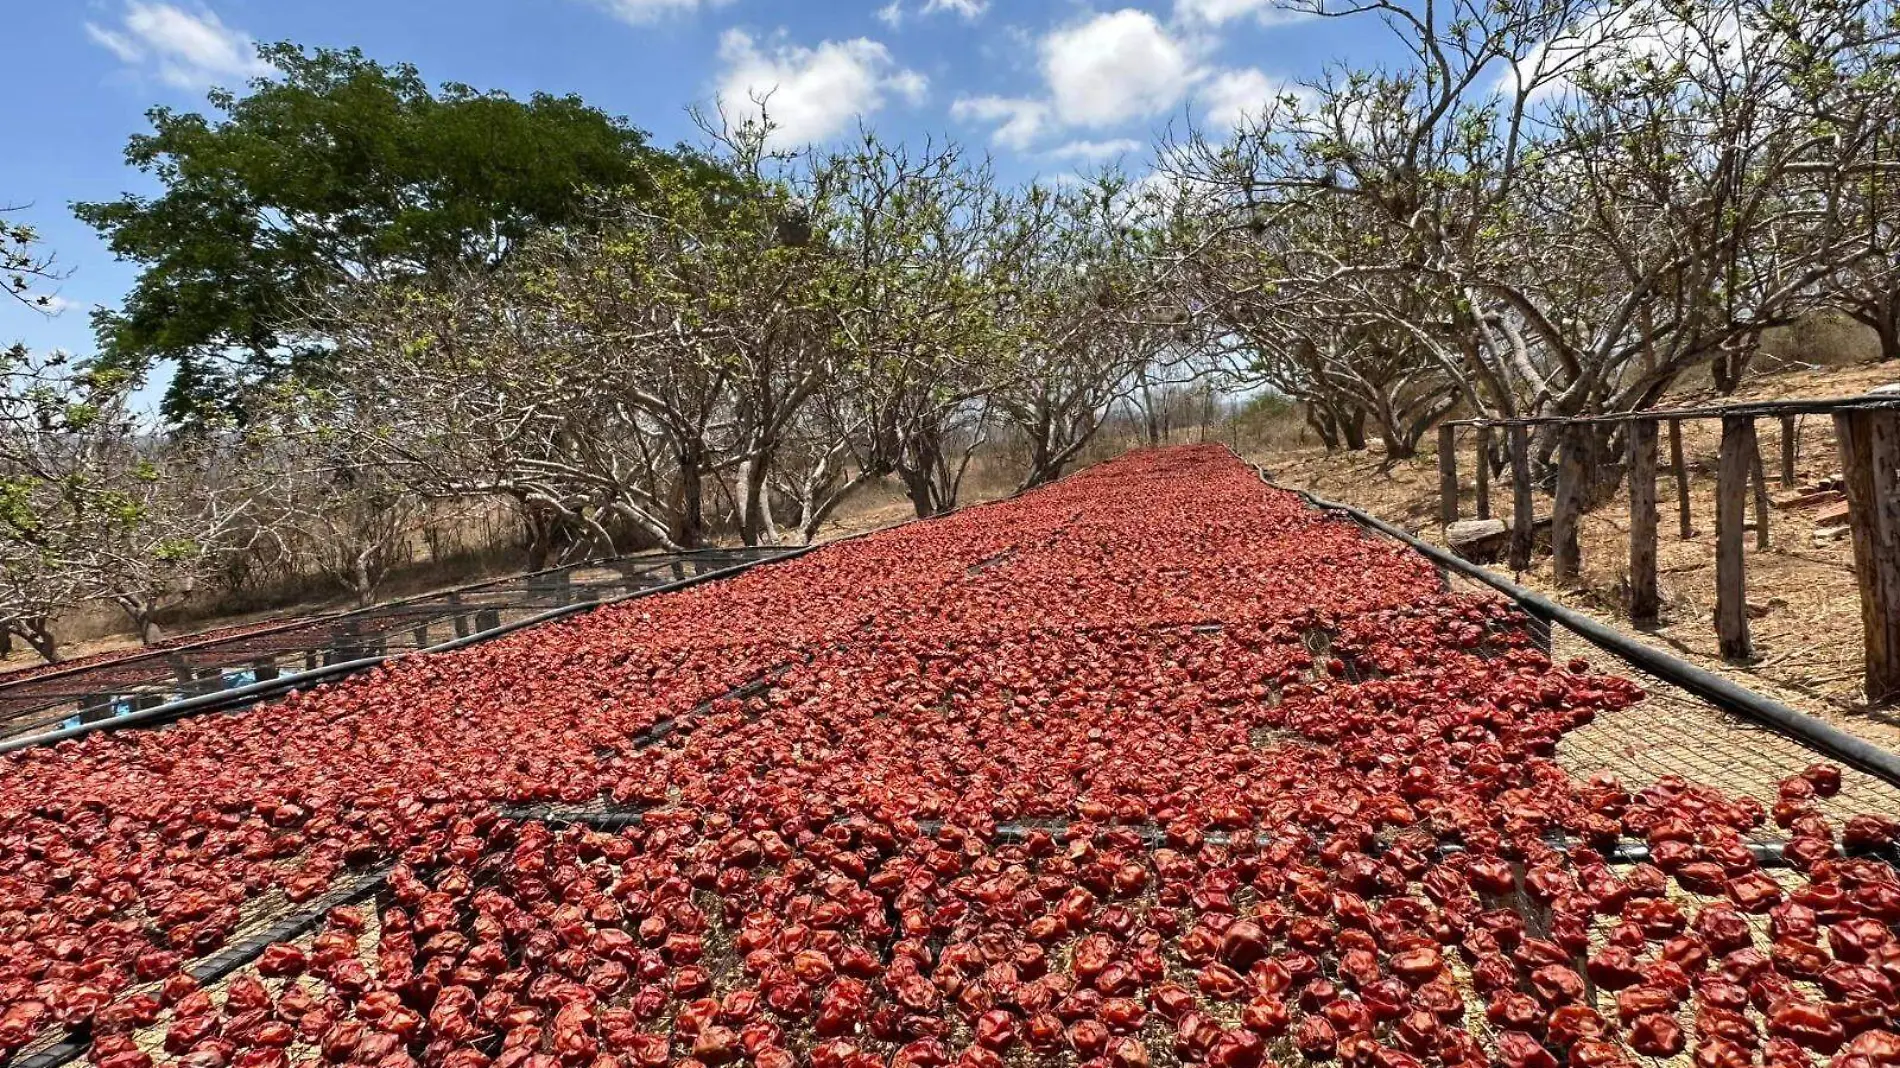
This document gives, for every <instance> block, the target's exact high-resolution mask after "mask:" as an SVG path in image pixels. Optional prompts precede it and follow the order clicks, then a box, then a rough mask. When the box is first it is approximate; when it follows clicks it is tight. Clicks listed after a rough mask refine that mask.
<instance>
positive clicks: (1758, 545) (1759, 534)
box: [1748, 422, 1768, 553]
mask: <svg viewBox="0 0 1900 1068" xmlns="http://www.w3.org/2000/svg"><path fill="white" fill-rule="evenodd" d="M1748 436H1749V438H1750V439H1752V441H1753V447H1752V448H1750V449H1749V450H1748V481H1749V483H1750V484H1752V485H1753V486H1754V487H1755V551H1756V552H1764V553H1765V552H1767V551H1768V473H1767V472H1766V471H1764V470H1763V469H1762V459H1761V438H1760V437H1759V436H1758V435H1757V434H1756V433H1755V425H1754V423H1753V422H1751V423H1749V427H1748Z"/></svg>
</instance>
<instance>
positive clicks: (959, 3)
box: [877, 0, 990, 30]
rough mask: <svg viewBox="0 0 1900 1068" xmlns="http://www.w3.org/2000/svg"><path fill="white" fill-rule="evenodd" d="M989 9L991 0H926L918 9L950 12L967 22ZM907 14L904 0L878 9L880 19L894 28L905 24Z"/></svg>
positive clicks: (923, 12) (894, 1)
mask: <svg viewBox="0 0 1900 1068" xmlns="http://www.w3.org/2000/svg"><path fill="white" fill-rule="evenodd" d="M989 9H990V0H924V3H923V6H922V7H919V8H918V9H917V14H919V15H943V14H950V15H957V16H960V17H961V18H962V19H963V20H964V21H965V22H975V21H976V20H978V19H980V18H982V17H983V15H984V13H985V12H987V11H989ZM907 14H908V12H907V11H906V10H905V8H904V0H891V2H890V3H888V4H886V5H884V6H883V7H881V8H878V9H877V19H878V21H879V22H882V23H883V24H885V25H886V26H889V27H890V28H891V29H893V30H894V29H897V28H898V27H899V26H901V25H903V23H904V19H905V17H906V16H907Z"/></svg>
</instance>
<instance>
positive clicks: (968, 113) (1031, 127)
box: [950, 96, 1051, 149]
mask: <svg viewBox="0 0 1900 1068" xmlns="http://www.w3.org/2000/svg"><path fill="white" fill-rule="evenodd" d="M950 117H951V118H953V119H956V120H957V121H959V122H971V121H975V122H993V123H995V124H996V131H995V132H994V133H993V134H991V135H990V137H991V140H993V141H995V142H996V143H997V144H999V145H1002V146H1003V147H1004V148H1015V149H1023V148H1028V147H1029V146H1030V145H1031V144H1034V143H1035V140H1036V138H1038V137H1040V136H1042V132H1043V130H1045V129H1047V128H1048V126H1049V124H1050V119H1051V116H1050V114H1049V105H1047V104H1045V103H1043V102H1042V101H1040V100H1024V99H1021V98H1017V97H1003V96H977V97H961V98H959V99H958V100H957V101H955V102H954V103H952V104H951V105H950Z"/></svg>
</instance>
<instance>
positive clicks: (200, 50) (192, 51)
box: [86, 0, 271, 89]
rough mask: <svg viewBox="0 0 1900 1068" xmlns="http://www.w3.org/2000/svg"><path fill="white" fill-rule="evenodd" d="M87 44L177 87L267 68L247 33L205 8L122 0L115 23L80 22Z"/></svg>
mask: <svg viewBox="0 0 1900 1068" xmlns="http://www.w3.org/2000/svg"><path fill="white" fill-rule="evenodd" d="M86 35H87V36H88V37H90V38H92V40H93V43H95V44H97V45H99V46H100V47H102V48H104V49H105V50H106V51H108V52H111V53H112V54H113V55H114V56H116V57H118V59H119V61H120V62H121V63H125V64H127V65H128V66H132V67H137V68H141V69H147V70H149V71H150V72H151V73H154V74H156V75H157V76H158V78H159V80H160V81H163V82H164V83H165V84H167V85H171V86H176V87H177V88H180V89H203V88H205V87H206V86H209V85H213V84H216V83H218V82H222V81H233V80H238V81H241V80H243V79H245V78H251V77H255V76H258V75H262V74H267V73H269V72H270V69H271V68H270V65H269V64H267V63H265V62H264V61H262V60H260V59H258V58H257V45H256V42H254V41H252V40H251V37H250V35H249V34H246V33H243V32H241V31H239V30H235V29H232V28H230V27H228V26H226V25H225V24H224V23H223V22H222V21H220V20H219V18H218V16H217V15H216V14H214V13H212V12H211V11H210V10H209V9H207V8H198V9H197V10H195V11H187V10H185V9H184V8H182V7H178V6H176V5H173V4H166V3H150V2H147V0H127V2H126V5H125V13H124V15H123V16H121V18H120V22H119V25H118V26H116V27H105V26H100V25H97V24H95V23H91V22H88V23H86Z"/></svg>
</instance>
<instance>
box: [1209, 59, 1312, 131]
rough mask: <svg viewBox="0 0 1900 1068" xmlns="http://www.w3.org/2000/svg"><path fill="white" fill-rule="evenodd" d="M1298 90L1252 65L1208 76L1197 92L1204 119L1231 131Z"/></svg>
mask: <svg viewBox="0 0 1900 1068" xmlns="http://www.w3.org/2000/svg"><path fill="white" fill-rule="evenodd" d="M1289 93H1290V94H1292V95H1294V96H1299V95H1301V91H1300V90H1299V89H1298V88H1297V87H1295V86H1293V85H1291V84H1289V83H1287V82H1283V81H1280V80H1279V79H1277V78H1273V77H1270V76H1268V75H1267V74H1265V73H1263V72H1262V71H1260V70H1259V69H1258V68H1255V67H1248V68H1247V69H1245V70H1227V71H1222V72H1220V73H1219V74H1217V75H1215V76H1214V77H1213V78H1211V79H1209V80H1208V82H1207V84H1206V85H1205V86H1203V87H1202V88H1201V90H1200V92H1199V94H1198V95H1199V99H1200V103H1201V106H1202V108H1204V109H1205V113H1206V115H1207V121H1208V122H1210V123H1212V124H1213V125H1215V126H1218V127H1221V128H1223V129H1228V130H1231V129H1233V128H1234V127H1236V126H1239V125H1241V124H1242V123H1243V122H1246V121H1247V120H1249V119H1257V118H1259V117H1260V114H1261V112H1263V111H1265V110H1266V108H1267V107H1268V105H1269V104H1271V103H1272V102H1274V101H1276V100H1278V99H1280V98H1281V97H1283V96H1286V95H1288V94H1289Z"/></svg>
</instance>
